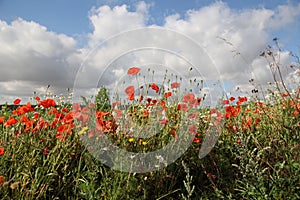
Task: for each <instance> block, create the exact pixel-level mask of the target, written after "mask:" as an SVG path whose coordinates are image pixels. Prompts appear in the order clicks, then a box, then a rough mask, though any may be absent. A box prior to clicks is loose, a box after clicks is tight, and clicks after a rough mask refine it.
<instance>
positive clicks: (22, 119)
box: [20, 115, 30, 123]
mask: <svg viewBox="0 0 300 200" xmlns="http://www.w3.org/2000/svg"><path fill="white" fill-rule="evenodd" d="M28 121H30V120H29V119H28V117H27V116H26V115H23V116H22V117H21V118H20V122H22V123H27V122H28Z"/></svg>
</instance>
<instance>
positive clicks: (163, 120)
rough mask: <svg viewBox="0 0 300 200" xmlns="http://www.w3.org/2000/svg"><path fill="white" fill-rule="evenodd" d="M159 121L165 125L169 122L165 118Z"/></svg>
mask: <svg viewBox="0 0 300 200" xmlns="http://www.w3.org/2000/svg"><path fill="white" fill-rule="evenodd" d="M159 122H160V124H165V125H167V124H168V123H169V121H168V120H167V119H162V120H160V121H159Z"/></svg>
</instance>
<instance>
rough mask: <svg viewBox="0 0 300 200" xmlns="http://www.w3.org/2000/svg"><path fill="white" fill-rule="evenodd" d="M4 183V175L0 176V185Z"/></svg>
mask: <svg viewBox="0 0 300 200" xmlns="http://www.w3.org/2000/svg"><path fill="white" fill-rule="evenodd" d="M3 184H4V176H0V185H3Z"/></svg>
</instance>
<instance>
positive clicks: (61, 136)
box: [55, 133, 65, 141]
mask: <svg viewBox="0 0 300 200" xmlns="http://www.w3.org/2000/svg"><path fill="white" fill-rule="evenodd" d="M55 137H56V139H59V140H60V141H63V140H65V136H64V135H63V134H61V133H57V134H56V135H55Z"/></svg>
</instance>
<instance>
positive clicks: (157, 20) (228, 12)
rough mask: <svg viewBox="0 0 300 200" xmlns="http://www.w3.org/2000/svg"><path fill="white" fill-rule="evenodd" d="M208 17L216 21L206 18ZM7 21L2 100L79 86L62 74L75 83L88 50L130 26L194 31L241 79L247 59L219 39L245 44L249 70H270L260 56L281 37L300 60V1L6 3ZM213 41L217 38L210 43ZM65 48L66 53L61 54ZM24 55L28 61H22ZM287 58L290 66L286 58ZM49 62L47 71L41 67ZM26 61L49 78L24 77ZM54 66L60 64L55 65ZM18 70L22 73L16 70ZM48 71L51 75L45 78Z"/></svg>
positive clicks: (1, 7) (0, 34)
mask: <svg viewBox="0 0 300 200" xmlns="http://www.w3.org/2000/svg"><path fill="white" fill-rule="evenodd" d="M122 5H126V7H122ZM105 6H106V7H105ZM108 8H109V9H108ZM191 10H192V11H191ZM213 13H216V15H215V16H216V17H215V16H214V14H213ZM176 15H177V16H176ZM118 16H121V17H118ZM206 16H207V21H208V22H209V23H208V24H207V23H206V22H205V21H206V20H205V19H204V20H203V18H205V17H206ZM214 18H215V19H214ZM0 22H2V25H1V26H2V27H3V28H2V29H0V41H1V40H2V43H4V46H5V45H6V46H5V48H4V50H5V51H4V50H3V51H2V52H1V51H0V58H3V59H2V61H1V62H0V69H1V71H2V75H0V78H1V79H2V82H3V84H2V86H0V94H1V93H2V98H0V103H1V102H3V101H9V100H11V99H12V98H15V97H16V96H23V97H24V98H26V97H28V96H30V95H31V93H32V91H30V90H34V91H40V92H42V91H43V88H44V87H43V85H48V84H47V83H49V84H51V85H55V88H56V89H57V90H56V91H54V92H61V91H63V88H66V87H72V81H69V82H66V81H64V80H62V79H64V78H63V77H62V75H61V73H60V72H61V71H66V72H67V71H68V72H69V73H68V75H67V78H68V79H70V80H74V77H73V76H74V74H76V70H78V68H79V66H80V65H81V64H82V62H83V60H84V57H85V56H86V53H87V52H89V51H91V49H92V48H93V47H94V46H95V45H96V44H97V43H99V42H101V41H103V40H105V39H107V38H109V37H110V36H112V35H114V34H118V33H120V32H122V31H124V30H125V31H126V29H127V28H128V30H131V29H134V28H141V27H149V26H151V25H156V26H158V27H162V28H168V29H172V30H174V31H179V32H181V33H183V34H186V35H188V36H189V37H192V38H193V39H195V40H196V41H198V42H199V43H201V44H203V45H206V46H207V49H206V50H207V52H209V53H210V54H211V55H216V56H217V57H216V58H215V61H216V63H217V65H218V66H220V69H219V70H220V72H221V73H223V70H224V73H225V71H228V73H230V74H232V72H230V70H232V71H234V70H235V71H237V75H238V73H240V72H241V71H240V70H241V69H235V68H234V67H231V66H232V65H233V64H235V65H239V64H240V63H239V62H240V61H237V60H235V61H233V60H232V61H230V62H231V63H227V62H228V61H227V60H226V56H224V58H223V54H222V55H219V49H222V48H224V50H225V51H230V48H229V47H226V46H225V45H224V44H223V46H217V45H221V44H220V41H218V40H216V41H215V38H216V37H217V36H222V37H223V36H224V37H225V36H226V39H229V40H230V42H232V43H233V44H235V45H237V46H236V48H237V49H239V50H241V52H242V53H244V54H247V55H245V56H246V57H247V58H249V60H248V65H251V66H252V67H254V66H255V65H263V62H262V61H261V60H259V59H258V58H257V57H255V55H257V54H258V53H259V51H260V50H262V49H263V47H265V46H266V45H267V44H270V43H271V42H272V39H273V38H274V37H278V38H279V42H280V45H282V46H283V49H284V50H286V51H293V52H294V53H296V54H298V55H299V39H298V37H299V35H300V4H299V2H298V1H296V0H290V1H284V0H262V1H259V0H252V1H240V0H231V1H229V0H228V1H223V2H221V1H212V0H188V1H183V0H160V1H158V0H145V1H138V0H126V1H118V0H104V1H103V0H102V1H100V0H51V1H41V0H27V1H19V0H0ZM256 25H257V30H256V29H255V26H256ZM116 26H117V27H116ZM43 27H44V28H46V30H45V29H44V28H43ZM182 27H184V28H182ZM0 28H1V27H0ZM202 29H205V30H202ZM8 30H9V31H8ZM197 31H199V32H197ZM205 31H206V32H205ZM206 33H208V34H206ZM201 34H202V35H205V36H203V37H202V36H200V35H201ZM210 35H212V36H214V37H212V36H210ZM212 38H214V39H213V40H214V41H210V40H211V39H212ZM247 38H249V40H248V39H247ZM26 40H27V41H26ZM33 41H34V42H33ZM5 42H6V43H5ZM137 42H138V41H137ZM170 45H171V44H170ZM20 48H23V49H20ZM57 48H58V49H60V51H59V52H58V51H54V50H53V49H57ZM228 48H229V49H228ZM32 52H35V53H33V54H32ZM20 53H22V55H23V56H21V57H18V55H19V54H20ZM284 53H285V52H284ZM37 54H40V55H43V56H36V55H37ZM286 54H287V53H286ZM284 55H285V54H284ZM14 59H15V60H14ZM22 59H24V60H22ZM224 59H225V60H224ZM58 60H60V61H61V62H60V61H59V62H58ZM285 60H286V62H288V61H287V60H288V58H286V59H285V57H284V56H283V61H285ZM41 63H43V65H44V66H43V67H40V65H41ZM223 63H224V66H223ZM249 63H250V64H249ZM22 64H26V65H27V66H29V67H28V68H29V69H31V70H32V73H36V77H43V78H36V79H34V78H33V76H32V75H30V73H29V72H26V73H23V77H22V76H20V75H18V74H16V73H17V72H21V71H22V70H25V67H24V66H22ZM54 64H57V67H51V66H52V65H54ZM10 68H16V70H15V71H14V72H11V71H9V70H8V69H10ZM28 68H27V69H26V70H27V71H28ZM242 70H244V69H242ZM249 70H250V71H251V70H253V69H247V71H249ZM45 71H46V72H48V75H47V76H46V75H43V74H42V73H43V72H45ZM254 71H255V72H256V73H257V76H264V77H260V79H261V81H266V80H268V78H266V76H267V75H266V73H267V72H265V71H263V72H262V71H259V70H257V69H254ZM38 72H40V73H41V75H39V73H38ZM2 77H3V78H2ZM65 79H66V78H65ZM232 79H235V77H234V76H232ZM45 80H46V81H45ZM239 84H240V85H242V84H243V83H242V82H239V81H233V82H232V84H231V85H239ZM18 87H19V88H20V89H17V88H18Z"/></svg>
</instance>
